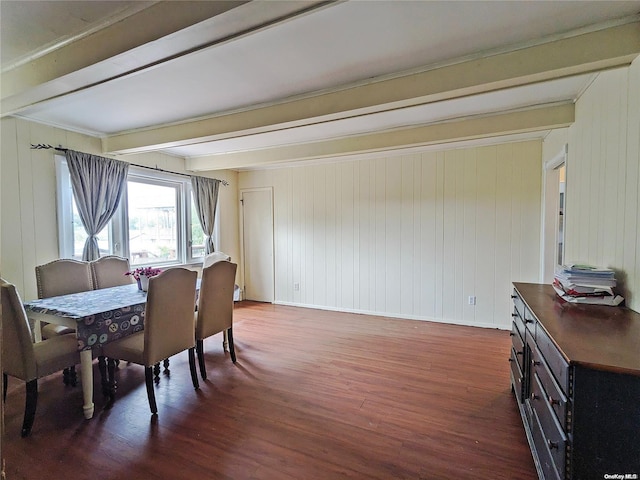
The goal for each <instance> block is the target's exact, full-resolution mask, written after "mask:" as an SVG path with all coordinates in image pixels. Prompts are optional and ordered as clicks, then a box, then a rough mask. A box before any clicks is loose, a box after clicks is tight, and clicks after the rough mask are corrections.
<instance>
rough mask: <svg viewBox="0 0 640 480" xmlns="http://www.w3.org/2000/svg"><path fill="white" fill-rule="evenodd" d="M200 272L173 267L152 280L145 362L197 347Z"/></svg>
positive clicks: (145, 333)
mask: <svg viewBox="0 0 640 480" xmlns="http://www.w3.org/2000/svg"><path fill="white" fill-rule="evenodd" d="M197 278H198V274H197V273H196V272H194V271H191V270H187V269H186V268H170V269H168V270H165V271H164V272H162V273H161V274H159V275H157V276H155V277H151V278H150V279H149V291H148V293H147V305H146V310H145V317H144V362H145V365H147V366H151V365H154V364H156V363H158V362H160V361H162V360H164V359H165V358H169V357H170V356H172V355H175V354H177V353H180V352H182V351H184V350H187V349H189V348H192V347H194V346H195V344H196V342H195V334H194V330H195V329H194V321H195V319H194V310H195V305H196V281H197Z"/></svg>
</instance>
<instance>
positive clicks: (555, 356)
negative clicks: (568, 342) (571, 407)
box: [535, 325, 569, 393]
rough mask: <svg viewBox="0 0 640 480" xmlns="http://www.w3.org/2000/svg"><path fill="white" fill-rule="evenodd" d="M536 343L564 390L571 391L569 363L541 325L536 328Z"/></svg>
mask: <svg viewBox="0 0 640 480" xmlns="http://www.w3.org/2000/svg"><path fill="white" fill-rule="evenodd" d="M535 338H536V344H537V346H538V350H539V351H540V353H541V354H542V356H543V357H544V359H545V360H546V362H547V365H548V366H549V370H551V373H552V374H553V376H554V378H555V379H556V381H557V382H558V385H559V386H560V388H561V389H562V391H563V392H565V393H566V392H568V391H569V364H568V363H567V361H566V360H565V359H564V357H563V356H562V354H561V353H560V351H559V350H558V348H557V347H556V346H555V344H554V343H553V342H552V341H551V339H550V338H549V335H548V334H547V332H545V330H544V328H542V327H541V326H540V325H538V327H537V328H536V337H535Z"/></svg>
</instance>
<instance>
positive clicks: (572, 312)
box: [514, 283, 640, 376]
mask: <svg viewBox="0 0 640 480" xmlns="http://www.w3.org/2000/svg"><path fill="white" fill-rule="evenodd" d="M514 286H515V288H516V290H517V291H518V292H519V293H520V296H521V297H522V299H523V300H524V302H525V304H526V305H527V307H528V308H529V310H530V311H531V312H532V313H533V314H534V315H535V316H536V318H537V319H538V321H539V322H540V324H541V325H542V327H543V328H544V329H545V330H546V332H547V333H548V334H549V336H550V337H551V339H552V340H553V341H554V342H555V343H556V346H557V347H558V349H559V350H560V351H561V352H562V354H563V355H564V357H565V359H566V360H567V361H568V362H569V363H570V364H577V365H584V366H588V367H590V368H595V369H599V370H609V371H614V372H619V373H627V374H632V375H639V376H640V314H638V313H637V312H635V311H633V310H631V309H628V308H626V307H610V306H602V305H585V304H575V303H568V302H565V301H564V300H562V299H560V297H558V295H557V294H556V293H555V291H554V290H553V288H552V287H551V285H544V284H535V283H514Z"/></svg>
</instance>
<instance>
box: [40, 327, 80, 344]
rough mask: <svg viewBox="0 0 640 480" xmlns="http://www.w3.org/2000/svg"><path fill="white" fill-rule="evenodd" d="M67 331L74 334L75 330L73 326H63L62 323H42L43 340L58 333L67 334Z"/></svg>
mask: <svg viewBox="0 0 640 480" xmlns="http://www.w3.org/2000/svg"><path fill="white" fill-rule="evenodd" d="M68 333H73V334H74V335H75V333H76V331H75V330H74V329H73V328H69V327H65V326H64V325H54V324H53V323H47V324H44V325H42V338H43V339H45V340H46V339H47V338H53V337H56V336H58V335H67V334H68Z"/></svg>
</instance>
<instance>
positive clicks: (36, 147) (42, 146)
mask: <svg viewBox="0 0 640 480" xmlns="http://www.w3.org/2000/svg"><path fill="white" fill-rule="evenodd" d="M31 150H57V151H59V152H66V151H67V150H69V149H68V148H62V147H53V146H51V145H47V144H46V143H38V144H37V145H34V144H33V143H32V144H31ZM127 163H129V162H127ZM129 165H131V166H133V167H139V168H146V169H148V170H154V171H156V172H163V173H171V174H173V175H182V176H183V177H202V175H189V174H188V173H179V172H172V171H171V170H163V169H162V168H158V167H147V166H146V165H138V164H137V163H129ZM203 178H210V177H203ZM213 180H218V179H217V178H214V179H213ZM219 181H220V183H222V185H224V186H225V187H226V186H228V185H229V182H227V181H226V180H219Z"/></svg>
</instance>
